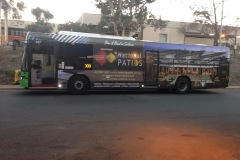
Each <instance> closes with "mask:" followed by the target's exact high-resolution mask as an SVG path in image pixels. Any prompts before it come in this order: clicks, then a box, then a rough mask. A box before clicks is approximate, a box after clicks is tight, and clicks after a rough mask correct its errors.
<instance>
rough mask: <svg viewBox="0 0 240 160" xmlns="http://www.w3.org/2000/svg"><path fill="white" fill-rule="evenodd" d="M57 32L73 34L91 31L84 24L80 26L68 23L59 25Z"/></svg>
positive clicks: (77, 23) (76, 23)
mask: <svg viewBox="0 0 240 160" xmlns="http://www.w3.org/2000/svg"><path fill="white" fill-rule="evenodd" d="M58 30H59V31H60V30H64V31H74V32H86V33H89V32H91V29H90V28H89V27H88V26H87V25H86V24H81V23H80V22H71V21H68V22H66V23H65V24H59V25H58Z"/></svg>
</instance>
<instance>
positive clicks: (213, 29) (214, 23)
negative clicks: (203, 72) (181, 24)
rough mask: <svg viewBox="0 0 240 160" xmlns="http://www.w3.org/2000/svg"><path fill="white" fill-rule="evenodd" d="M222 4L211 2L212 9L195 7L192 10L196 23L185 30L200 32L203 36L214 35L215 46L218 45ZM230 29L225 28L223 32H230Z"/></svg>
mask: <svg viewBox="0 0 240 160" xmlns="http://www.w3.org/2000/svg"><path fill="white" fill-rule="evenodd" d="M220 5H221V3H219V2H215V0H212V1H211V7H206V6H201V7H199V6H198V5H193V6H190V9H191V10H192V11H193V16H194V17H195V21H194V23H190V24H189V25H187V26H185V30H192V31H194V30H195V31H198V32H200V33H201V34H202V35H206V36H209V35H210V34H211V35H213V39H214V44H213V45H218V40H219V38H220V36H221V35H220V27H221V26H220V22H221V20H222V18H224V17H219V16H218V15H219V10H218V9H220V8H221V7H220ZM228 28H229V27H224V31H223V32H229V31H228V30H229V29H228Z"/></svg>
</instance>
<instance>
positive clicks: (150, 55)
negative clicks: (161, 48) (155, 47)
mask: <svg viewBox="0 0 240 160" xmlns="http://www.w3.org/2000/svg"><path fill="white" fill-rule="evenodd" d="M145 58H146V59H145V72H144V81H145V86H152V87H154V86H156V87H157V86H158V68H159V67H158V66H159V63H158V52H148V51H147V52H145Z"/></svg>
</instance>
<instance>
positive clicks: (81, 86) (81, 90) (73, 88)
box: [68, 76, 89, 95]
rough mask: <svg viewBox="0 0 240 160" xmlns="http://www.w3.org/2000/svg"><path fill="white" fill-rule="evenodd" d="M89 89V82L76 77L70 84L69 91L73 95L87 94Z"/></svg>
mask: <svg viewBox="0 0 240 160" xmlns="http://www.w3.org/2000/svg"><path fill="white" fill-rule="evenodd" d="M88 89H89V82H88V80H87V78H85V77H84V76H74V77H72V78H71V79H70V80H69V82H68V91H69V92H70V93H71V94H74V95H77V94H86V92H87V90H88Z"/></svg>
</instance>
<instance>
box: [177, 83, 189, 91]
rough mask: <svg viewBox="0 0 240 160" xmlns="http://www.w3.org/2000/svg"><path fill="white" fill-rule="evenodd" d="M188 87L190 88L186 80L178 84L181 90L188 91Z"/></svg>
mask: <svg viewBox="0 0 240 160" xmlns="http://www.w3.org/2000/svg"><path fill="white" fill-rule="evenodd" d="M187 88H188V86H187V83H186V82H184V81H181V82H180V83H179V84H178V89H179V90H180V91H186V90H187Z"/></svg>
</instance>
